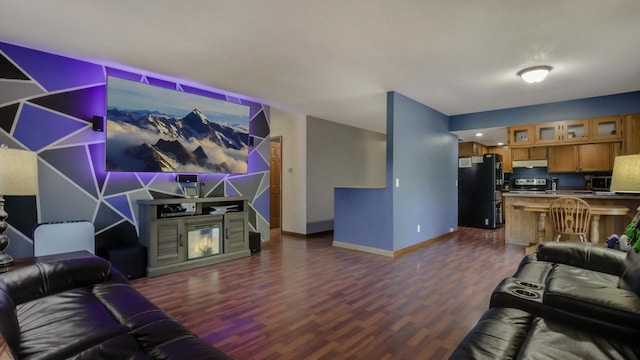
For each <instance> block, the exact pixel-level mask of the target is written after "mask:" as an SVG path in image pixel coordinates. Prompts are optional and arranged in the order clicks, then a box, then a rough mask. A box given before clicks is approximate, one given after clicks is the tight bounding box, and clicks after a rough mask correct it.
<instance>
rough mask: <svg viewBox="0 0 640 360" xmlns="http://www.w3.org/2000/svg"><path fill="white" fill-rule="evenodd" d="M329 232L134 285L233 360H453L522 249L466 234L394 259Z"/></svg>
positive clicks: (482, 234) (475, 232) (499, 237)
mask: <svg viewBox="0 0 640 360" xmlns="http://www.w3.org/2000/svg"><path fill="white" fill-rule="evenodd" d="M331 241H332V234H329V235H324V236H320V237H313V238H306V239H305V238H297V237H292V236H286V235H283V236H282V237H280V235H279V234H277V233H275V234H272V241H271V243H270V245H269V248H267V249H263V250H262V252H260V253H258V254H256V255H253V256H251V257H249V258H245V259H240V260H234V261H231V262H227V263H222V264H216V265H212V266H208V267H203V268H199V269H194V270H188V271H183V272H179V273H175V274H170V275H164V276H160V277H156V278H144V279H138V280H134V281H133V284H134V286H135V287H136V288H137V289H138V290H139V291H140V292H141V293H142V294H144V295H145V296H147V297H148V298H149V299H150V300H151V301H152V302H154V303H155V304H156V305H158V306H159V307H161V308H163V309H164V310H166V311H167V312H168V313H170V314H171V315H172V316H174V317H175V318H176V319H178V320H179V321H180V322H181V323H182V324H184V325H185V326H186V327H188V328H189V329H191V330H192V331H193V332H195V333H196V334H198V335H200V336H201V337H203V338H204V339H206V340H207V341H209V342H210V343H211V344H213V345H215V346H217V347H219V348H220V349H222V350H224V351H225V352H227V353H228V354H229V355H231V356H233V357H235V358H236V359H239V360H240V359H446V358H448V357H449V355H450V354H451V352H452V351H453V349H454V348H455V347H456V345H457V344H458V342H459V341H460V340H461V339H462V337H463V336H464V335H465V334H466V333H467V332H468V331H469V330H470V329H471V328H472V327H473V325H475V323H476V322H477V320H478V319H479V318H480V316H481V315H482V313H483V312H484V311H485V310H486V309H487V308H488V306H489V296H490V294H491V291H492V290H493V289H494V287H495V286H496V285H497V284H498V282H499V281H500V280H501V279H502V278H504V277H507V276H510V275H511V274H513V273H514V272H515V270H516V267H517V265H518V263H519V261H520V260H521V259H522V257H523V256H524V249H523V248H522V247H517V246H508V245H505V244H504V230H503V229H502V230H496V231H492V230H481V229H470V228H461V229H460V230H459V231H458V232H456V233H454V234H453V235H451V236H449V237H447V238H446V239H444V240H441V241H438V242H435V243H433V244H430V245H427V246H425V247H423V248H421V249H418V250H416V251H414V252H411V253H408V254H405V255H403V256H401V257H398V258H395V259H391V258H387V257H384V256H379V255H372V254H367V253H363V252H358V251H353V250H346V249H342V248H337V247H332V246H331Z"/></svg>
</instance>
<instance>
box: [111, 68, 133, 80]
mask: <svg viewBox="0 0 640 360" xmlns="http://www.w3.org/2000/svg"><path fill="white" fill-rule="evenodd" d="M105 69H106V71H107V76H115V77H118V78H122V79H126V80H132V81H140V80H142V75H140V74H136V73H132V72H130V71H125V70H120V69H114V68H112V67H106V68H105Z"/></svg>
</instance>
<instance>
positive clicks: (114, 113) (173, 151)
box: [106, 107, 249, 173]
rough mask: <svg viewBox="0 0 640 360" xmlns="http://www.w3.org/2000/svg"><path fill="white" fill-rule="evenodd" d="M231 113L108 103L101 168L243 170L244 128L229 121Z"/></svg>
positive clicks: (246, 137) (246, 141)
mask: <svg viewBox="0 0 640 360" xmlns="http://www.w3.org/2000/svg"><path fill="white" fill-rule="evenodd" d="M232 117H233V116H229V115H228V114H224V119H225V120H218V121H216V120H210V119H208V118H207V116H206V115H205V114H204V113H203V112H201V111H200V110H198V109H193V111H191V112H190V113H188V114H186V115H185V116H183V117H177V116H170V115H166V114H163V113H161V112H159V111H150V110H128V109H127V110H124V109H119V108H117V107H110V108H109V109H107V150H106V151H107V156H106V158H107V164H106V165H107V166H106V167H107V171H131V172H208V173H212V172H218V173H246V172H247V159H248V156H249V146H248V144H249V129H248V128H247V126H245V125H238V124H230V123H229V122H230V120H232ZM238 123H240V121H239V122H238Z"/></svg>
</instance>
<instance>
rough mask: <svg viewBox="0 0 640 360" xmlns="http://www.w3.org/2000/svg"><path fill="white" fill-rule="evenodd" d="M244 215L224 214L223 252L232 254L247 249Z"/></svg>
mask: <svg viewBox="0 0 640 360" xmlns="http://www.w3.org/2000/svg"><path fill="white" fill-rule="evenodd" d="M245 217H246V213H244V212H243V213H237V214H225V216H224V228H225V229H224V252H225V254H226V253H232V252H236V251H242V250H247V249H249V241H248V240H247V229H246V227H245V224H246V219H245Z"/></svg>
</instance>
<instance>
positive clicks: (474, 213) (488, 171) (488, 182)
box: [458, 154, 504, 229]
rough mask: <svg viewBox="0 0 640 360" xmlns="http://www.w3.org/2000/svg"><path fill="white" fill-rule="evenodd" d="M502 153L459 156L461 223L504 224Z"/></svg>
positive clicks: (465, 224)
mask: <svg viewBox="0 0 640 360" xmlns="http://www.w3.org/2000/svg"><path fill="white" fill-rule="evenodd" d="M503 182H504V174H503V172H502V155H500V154H486V155H483V156H471V157H462V158H459V159H458V226H469V227H476V228H485V229H495V228H498V227H500V226H502V192H501V189H502V184H503Z"/></svg>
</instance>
